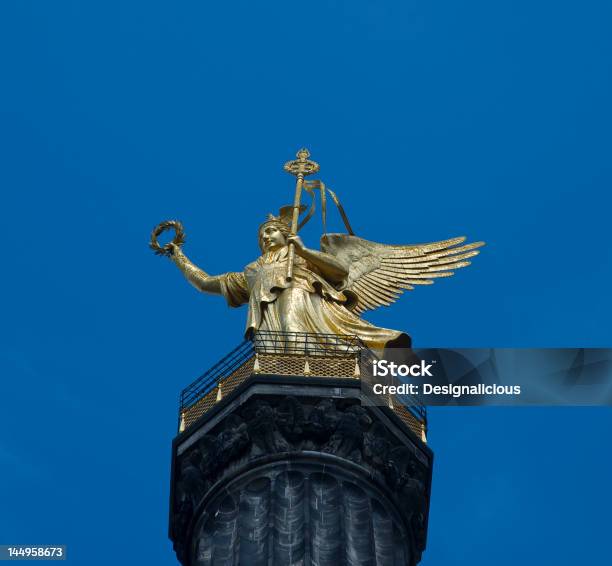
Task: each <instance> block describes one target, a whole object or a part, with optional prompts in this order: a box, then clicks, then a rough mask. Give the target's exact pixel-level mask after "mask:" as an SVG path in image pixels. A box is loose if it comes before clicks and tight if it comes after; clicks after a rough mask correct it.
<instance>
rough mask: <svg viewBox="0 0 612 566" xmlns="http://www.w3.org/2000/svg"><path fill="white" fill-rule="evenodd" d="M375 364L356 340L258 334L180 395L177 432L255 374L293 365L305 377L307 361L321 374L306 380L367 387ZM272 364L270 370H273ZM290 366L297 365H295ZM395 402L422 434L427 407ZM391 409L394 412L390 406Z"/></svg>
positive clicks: (402, 399) (405, 399)
mask: <svg viewBox="0 0 612 566" xmlns="http://www.w3.org/2000/svg"><path fill="white" fill-rule="evenodd" d="M322 358H326V359H325V360H323V359H322ZM376 359H377V358H376V355H375V354H374V353H373V352H372V351H371V350H370V349H369V348H367V347H366V346H365V344H364V343H363V342H362V341H361V340H360V339H359V338H358V337H357V336H347V335H345V336H342V335H337V334H310V333H306V332H270V331H259V332H257V333H256V334H255V335H254V336H253V338H252V339H250V340H245V341H243V342H242V343H241V344H239V345H238V346H237V347H236V348H235V349H234V350H232V351H231V352H230V353H229V354H228V355H227V356H225V357H224V358H223V359H221V360H220V361H218V362H217V363H216V364H215V365H213V366H212V367H211V368H210V369H209V370H208V371H206V372H205V373H204V374H203V375H202V376H200V377H199V378H198V379H196V380H195V381H194V382H193V383H192V384H191V385H189V386H188V387H186V388H185V389H184V390H183V391H182V392H181V396H180V412H179V415H180V417H179V418H181V423H180V426H179V429H180V430H184V428H185V423H184V419H185V415H186V414H187V415H191V418H190V419H189V421H190V422H189V424H192V423H193V420H194V419H195V418H196V417H198V416H201V415H202V414H204V413H205V412H206V411H207V410H209V408H210V407H211V406H213V405H214V403H215V402H216V400H218V398H220V397H221V389H222V388H224V389H226V390H227V388H228V387H226V386H225V385H224V384H226V383H228V381H229V382H230V383H228V386H229V388H230V389H233V388H234V387H235V386H236V385H237V384H238V383H241V382H242V381H244V380H245V379H246V378H248V377H249V376H250V375H252V374H254V373H263V374H266V373H268V374H276V375H295V374H296V373H295V371H291V370H290V369H287V368H290V367H291V366H292V365H293V366H296V367H297V368H298V369H299V370H300V371H298V372H297V373H298V374H302V371H301V369H302V368H304V363H303V361H302V365H301V366H300V365H299V364H300V361H298V360H309V361H310V365H308V366H307V367H311V366H312V367H315V368H322V369H319V370H316V369H315V370H314V371H310V372H303V373H304V374H305V375H317V376H320V377H338V376H342V377H359V378H361V380H362V381H364V382H368V381H371V371H370V368H371V367H372V362H373V361H374V360H376ZM260 360H261V361H264V360H267V362H268V365H265V366H264V364H263V363H262V368H261V369H259V368H258V364H259V361H260ZM270 361H271V362H272V365H269V364H270ZM288 361H289V362H291V361H293V364H291V363H289V362H288ZM274 362H275V363H274ZM296 364H297V365H296ZM270 368H272V369H270ZM332 368H335V371H336V373H333V372H331V371H330V370H331V369H332ZM353 368H355V370H353ZM293 369H294V370H295V368H293ZM338 372H340V373H338ZM215 390H216V392H217V398H215V397H216V395H215ZM211 397H212V399H211ZM395 401H396V402H397V401H399V402H400V403H401V407H398V409H397V410H396V412H401V411H404V412H408V413H409V416H410V418H412V419H415V420H416V422H418V423H421V424H422V429H423V431H424V430H425V427H426V420H427V415H426V411H425V407H424V406H423V405H422V404H421V403H420V402H419V401H418V400H417V399H416V398H408V397H405V396H402V397H396V398H395ZM389 405H390V406H391V407H392V408H393V403H392V402H390V403H389ZM394 410H395V409H394ZM423 436H424V435H423Z"/></svg>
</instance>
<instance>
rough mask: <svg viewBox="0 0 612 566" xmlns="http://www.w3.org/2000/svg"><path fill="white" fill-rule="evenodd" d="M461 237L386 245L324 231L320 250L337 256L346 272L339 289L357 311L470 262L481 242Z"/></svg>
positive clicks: (392, 299) (388, 301)
mask: <svg viewBox="0 0 612 566" xmlns="http://www.w3.org/2000/svg"><path fill="white" fill-rule="evenodd" d="M464 241H465V238H463V237H460V238H452V239H450V240H443V241H441V242H432V243H430V244H414V245H408V246H388V245H385V244H377V243H376V242H369V241H368V240H364V239H362V238H358V237H357V236H350V235H348V234H325V235H323V237H322V238H321V250H322V251H324V252H326V253H329V254H331V255H333V256H335V257H337V258H338V260H339V261H340V262H341V263H342V264H343V265H345V266H346V267H347V269H348V270H349V275H348V278H347V281H346V285H345V286H344V289H343V291H345V294H347V295H348V296H349V298H350V299H351V301H350V303H351V304H350V305H349V308H352V309H353V310H354V311H355V312H357V313H362V312H363V311H366V310H371V309H375V308H377V307H381V306H383V305H390V304H391V303H393V302H395V301H396V300H397V298H398V297H399V296H400V295H401V294H402V293H403V292H404V290H406V289H409V290H412V289H414V287H413V285H431V284H432V283H433V279H435V278H437V277H450V276H451V275H453V271H452V270H453V269H458V268H460V267H465V266H466V265H470V262H469V261H466V260H467V259H468V258H471V257H473V256H475V255H478V253H479V252H478V250H476V248H479V247H480V246H483V245H484V242H474V243H473V244H465V245H460V244H462V243H463V242H464Z"/></svg>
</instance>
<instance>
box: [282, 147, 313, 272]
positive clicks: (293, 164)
mask: <svg viewBox="0 0 612 566" xmlns="http://www.w3.org/2000/svg"><path fill="white" fill-rule="evenodd" d="M296 157H297V159H294V160H293V161H287V163H285V166H284V169H285V171H287V173H289V174H291V175H295V176H296V177H297V180H296V183H295V198H294V199H293V213H292V216H291V233H292V234H294V235H295V234H297V231H298V220H299V217H300V206H301V202H300V201H301V198H302V187H303V186H304V177H306V176H307V175H312V174H314V173H316V172H317V171H318V170H319V164H318V163H316V162H315V161H310V160H309V159H308V158H309V157H310V152H309V151H308V150H307V149H300V150H299V151H298V152H297V154H296ZM294 259H295V245H294V244H293V242H291V243H290V244H289V251H288V255H287V276H286V277H287V281H291V279H293V262H294Z"/></svg>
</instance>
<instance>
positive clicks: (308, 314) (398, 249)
mask: <svg viewBox="0 0 612 566" xmlns="http://www.w3.org/2000/svg"><path fill="white" fill-rule="evenodd" d="M291 210H292V207H284V208H283V209H281V213H280V214H279V215H278V216H272V215H269V217H268V219H267V220H266V221H265V222H264V223H263V224H261V226H260V227H259V233H258V238H259V246H260V248H261V252H262V254H261V256H259V257H258V258H257V259H256V260H255V261H253V262H252V263H249V264H248V265H247V266H246V267H245V268H244V270H242V271H239V272H232V273H225V274H222V275H209V274H208V273H206V272H205V271H204V270H202V269H201V268H199V267H198V266H196V265H195V264H194V263H193V262H192V261H191V260H190V259H189V258H188V257H187V256H186V255H185V254H184V253H183V251H182V250H181V248H180V246H179V245H176V244H169V246H170V249H171V254H169V257H170V258H171V259H172V261H173V262H174V263H175V264H176V266H177V267H178V268H179V269H180V270H181V271H182V273H183V275H184V276H185V277H186V279H187V280H188V281H189V282H190V283H191V284H192V285H193V286H194V287H195V288H196V289H198V290H199V291H202V292H204V293H213V294H217V295H223V296H224V297H225V299H226V301H227V303H228V305H229V306H231V307H238V306H240V305H244V304H248V315H247V324H246V333H247V336H251V335H252V334H253V333H254V332H256V331H258V330H267V331H281V332H308V333H312V334H336V335H351V336H358V337H359V338H360V339H361V340H362V341H363V342H364V344H365V345H366V346H368V347H369V348H371V349H381V350H382V349H385V348H389V347H400V348H403V347H405V348H409V347H410V338H409V336H408V335H406V334H405V333H403V332H400V331H397V330H389V329H387V328H379V327H377V326H374V325H373V324H370V323H369V322H367V321H365V320H363V319H362V318H361V317H360V316H359V315H360V314H361V313H363V312H364V311H366V310H370V309H375V308H377V307H380V306H383V305H389V304H391V303H393V302H394V301H395V300H396V299H397V298H398V297H399V296H400V294H401V293H402V292H403V291H404V290H411V289H413V288H414V286H415V285H429V284H431V283H433V280H434V279H436V278H439V277H449V276H450V275H453V270H454V269H457V268H461V267H465V266H467V265H469V263H470V262H469V261H467V260H468V259H469V258H471V257H473V256H475V255H477V254H478V250H477V249H476V248H478V247H480V246H482V245H483V243H482V242H476V243H472V244H464V245H461V244H463V242H464V240H465V238H463V237H460V238H453V239H450V240H444V241H440V242H433V243H429V244H417V245H406V246H390V245H385V244H378V243H374V242H369V241H367V240H364V239H362V238H359V237H357V236H353V235H350V234H324V235H323V237H322V238H321V249H320V250H314V249H310V248H308V247H306V246H305V245H304V243H303V242H302V240H301V238H300V237H299V236H298V235H295V234H292V232H291V228H290V225H289V215H290V213H291ZM290 245H293V246H294V249H295V256H296V257H295V259H294V266H293V276H292V278H291V280H287V277H286V275H287V262H288V256H289V246H290Z"/></svg>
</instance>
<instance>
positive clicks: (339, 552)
mask: <svg viewBox="0 0 612 566" xmlns="http://www.w3.org/2000/svg"><path fill="white" fill-rule="evenodd" d="M432 461H433V454H432V452H431V450H430V449H429V448H428V447H427V446H426V444H425V443H424V442H423V441H422V440H421V439H420V438H419V437H418V436H417V435H416V434H414V433H413V432H412V430H410V428H409V427H408V426H407V425H406V424H405V423H404V422H403V421H402V419H400V418H399V417H398V415H397V412H396V411H394V410H391V409H389V408H388V407H378V406H375V405H373V404H372V400H371V398H370V397H369V396H368V395H366V394H365V393H364V392H363V391H362V389H361V387H360V383H359V380H358V379H356V380H350V379H333V378H315V377H279V376H266V375H253V376H252V377H251V378H249V379H247V380H246V381H245V382H244V383H242V384H241V385H240V387H238V388H236V389H234V390H233V391H232V393H231V394H230V395H229V396H227V397H225V398H223V399H222V400H221V401H220V402H218V403H217V404H216V405H215V406H214V407H213V408H212V409H211V410H210V411H208V412H207V413H206V414H204V415H203V416H202V417H201V418H200V419H199V420H198V421H197V422H195V423H194V424H193V425H192V426H191V427H189V428H188V429H187V431H185V432H183V433H182V434H180V435H179V436H178V437H177V438H176V439H175V440H174V443H173V465H172V486H171V501H170V505H171V510H170V538H171V539H172V541H173V542H174V548H175V550H176V554H177V557H178V559H179V561H180V562H181V563H182V564H184V565H185V566H188V565H189V566H209V565H210V566H212V565H215V566H216V565H227V566H229V565H240V566H258V565H266V566H272V565H275V566H280V565H282V566H285V565H292V566H298V565H302V566H311V565H312V566H315V565H316V566H327V565H329V566H342V565H351V566H353V565H360V566H387V565H388V566H396V565H397V566H400V565H402V566H403V565H406V564H408V565H411V564H416V563H417V562H419V560H420V558H421V554H422V552H423V550H424V548H425V541H426V535H427V518H428V507H429V494H430V485H431V471H432Z"/></svg>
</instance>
